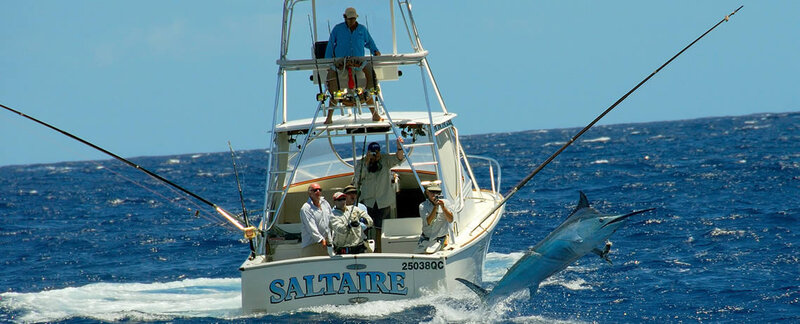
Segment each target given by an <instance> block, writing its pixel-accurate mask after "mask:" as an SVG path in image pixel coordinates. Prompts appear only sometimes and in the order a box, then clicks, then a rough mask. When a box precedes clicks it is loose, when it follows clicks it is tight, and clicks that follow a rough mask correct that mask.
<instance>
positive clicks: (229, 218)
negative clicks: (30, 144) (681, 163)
mask: <svg viewBox="0 0 800 324" xmlns="http://www.w3.org/2000/svg"><path fill="white" fill-rule="evenodd" d="M0 107H3V108H5V109H6V110H8V111H11V112H13V113H16V114H17V115H20V116H22V117H25V118H27V119H29V120H31V121H34V122H36V123H38V124H40V125H42V126H45V127H47V128H50V129H52V130H55V131H57V132H59V133H61V134H64V135H66V136H67V137H69V138H72V139H74V140H76V141H78V142H81V143H83V144H85V145H88V146H89V147H92V148H94V149H96V150H98V151H100V152H103V153H105V154H107V155H109V156H111V157H113V158H115V159H117V160H119V161H122V162H125V164H127V165H129V166H131V167H133V168H135V169H137V170H139V171H142V172H144V173H146V174H147V175H149V176H151V177H153V178H156V179H157V180H159V181H161V182H163V183H165V184H168V185H170V186H172V187H173V188H175V189H178V190H180V191H183V192H184V193H186V194H188V195H190V196H192V197H194V198H195V199H197V200H199V201H201V202H203V203H205V204H206V205H208V206H210V207H212V208H214V210H216V211H217V213H219V214H220V215H221V216H223V217H224V218H225V219H226V220H227V221H228V222H230V223H231V224H233V225H234V226H236V228H238V229H239V230H241V231H243V232H244V233H245V236H248V237H250V236H254V235H255V233H256V232H257V229H255V228H253V227H245V226H243V225H242V222H241V221H240V220H239V219H237V218H236V217H235V216H233V215H231V213H230V212H228V211H227V210H225V209H223V208H222V207H220V206H218V205H217V204H214V203H212V202H211V201H209V200H208V199H205V198H203V197H201V196H199V195H197V194H196V193H194V192H191V191H189V190H187V189H186V188H183V187H181V186H179V185H177V184H175V183H174V182H172V181H169V180H167V179H165V178H164V177H162V176H160V175H158V174H156V173H154V172H152V171H150V170H148V169H145V168H144V167H142V166H139V165H138V164H135V163H133V162H131V161H129V160H127V159H125V158H123V157H121V156H119V155H116V154H114V153H111V152H109V151H108V150H106V149H104V148H102V147H99V146H97V145H94V144H92V143H90V142H88V141H86V140H84V139H82V138H80V137H77V136H75V135H72V134H70V133H68V132H66V131H64V130H61V129H59V128H57V127H55V126H53V125H50V124H48V123H45V122H43V121H41V120H38V119H36V118H34V117H31V116H28V115H26V114H24V113H22V112H20V111H18V110H15V109H13V108H10V107H8V106H6V105H3V104H0Z"/></svg>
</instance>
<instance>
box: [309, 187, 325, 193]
mask: <svg viewBox="0 0 800 324" xmlns="http://www.w3.org/2000/svg"><path fill="white" fill-rule="evenodd" d="M308 191H311V192H317V191H322V189H321V188H315V189H314V188H312V189H309V190H308Z"/></svg>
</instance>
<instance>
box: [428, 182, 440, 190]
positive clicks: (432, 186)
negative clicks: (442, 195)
mask: <svg viewBox="0 0 800 324" xmlns="http://www.w3.org/2000/svg"><path fill="white" fill-rule="evenodd" d="M427 189H428V191H436V192H442V187H439V185H438V184H432V185H429V186H428V188H427Z"/></svg>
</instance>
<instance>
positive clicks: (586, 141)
mask: <svg viewBox="0 0 800 324" xmlns="http://www.w3.org/2000/svg"><path fill="white" fill-rule="evenodd" d="M610 140H611V137H608V136H602V137H598V138H592V139H587V140H583V141H582V142H584V143H597V142H600V143H605V142H608V141H610Z"/></svg>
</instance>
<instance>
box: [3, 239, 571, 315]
mask: <svg viewBox="0 0 800 324" xmlns="http://www.w3.org/2000/svg"><path fill="white" fill-rule="evenodd" d="M522 255H523V253H520V252H514V253H508V254H503V253H495V252H492V253H489V254H487V255H486V262H485V264H484V278H483V279H484V281H485V282H489V283H492V282H496V281H498V280H500V278H502V276H503V275H504V274H505V272H506V271H507V269H508V268H510V267H511V266H512V265H513V264H514V262H516V261H517V260H518V259H519V258H521V257H522ZM568 270H569V269H568ZM575 271H579V270H575ZM585 284H586V283H585V282H584V281H582V280H580V279H578V281H566V280H564V279H562V278H560V277H558V276H556V277H554V278H550V279H548V281H545V282H544V283H543V285H561V286H563V287H565V288H567V289H570V290H581V289H586V286H585ZM240 288H241V280H240V279H239V278H224V279H210V278H198V279H186V280H180V281H173V282H164V283H160V282H157V283H93V284H88V285H85V286H81V287H67V288H63V289H53V290H46V291H41V292H32V293H17V292H6V293H2V294H0V306H2V308H3V313H9V314H14V316H13V317H12V319H13V320H14V321H18V322H26V323H28V322H53V321H63V320H69V319H76V318H88V319H93V320H99V321H169V320H173V319H187V318H195V319H200V318H205V319H209V318H210V319H218V320H233V319H237V318H242V317H261V316H269V317H271V319H272V320H277V321H280V320H281V319H285V320H290V319H292V318H294V319H297V318H298V317H304V315H305V316H308V317H307V318H308V319H309V320H313V319H314V318H317V319H319V318H318V317H316V316H319V315H320V314H321V315H323V317H329V319H331V320H336V319H339V320H341V319H362V320H377V319H393V318H395V317H397V318H396V319H398V320H400V321H404V319H405V320H408V319H409V318H408V316H409V313H410V314H417V316H418V317H416V316H413V315H412V317H416V318H415V319H414V320H415V321H417V320H422V321H432V322H453V321H457V322H486V321H492V322H494V321H512V322H548V323H552V322H554V321H556V320H555V319H552V318H544V317H540V316H525V317H524V318H520V317H516V318H515V317H513V316H514V315H509V314H515V313H518V312H516V311H514V309H513V308H514V306H513V304H515V303H508V304H505V305H498V306H499V307H494V308H492V309H487V308H486V307H483V305H481V303H480V302H479V300H478V298H477V297H476V296H474V295H473V294H469V293H463V294H462V293H458V294H455V293H453V292H452V291H445V290H442V291H431V292H428V293H427V294H425V296H423V297H420V298H415V299H406V300H397V301H373V302H369V303H367V304H357V305H338V306H334V305H322V306H315V307H309V308H303V309H299V310H297V311H296V312H294V313H293V314H291V316H288V314H271V315H264V314H250V315H246V316H245V315H242V311H241V298H242V296H241V290H240ZM518 295H519V296H516V298H514V299H527V298H528V297H529V296H528V292H527V291H523V292H520V293H518ZM273 316H275V317H273ZM509 317H511V318H509Z"/></svg>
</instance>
